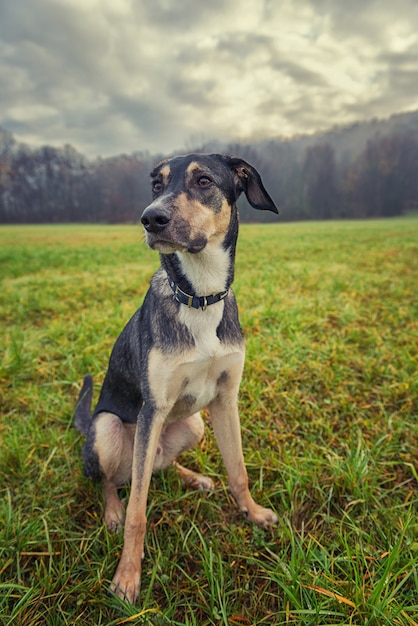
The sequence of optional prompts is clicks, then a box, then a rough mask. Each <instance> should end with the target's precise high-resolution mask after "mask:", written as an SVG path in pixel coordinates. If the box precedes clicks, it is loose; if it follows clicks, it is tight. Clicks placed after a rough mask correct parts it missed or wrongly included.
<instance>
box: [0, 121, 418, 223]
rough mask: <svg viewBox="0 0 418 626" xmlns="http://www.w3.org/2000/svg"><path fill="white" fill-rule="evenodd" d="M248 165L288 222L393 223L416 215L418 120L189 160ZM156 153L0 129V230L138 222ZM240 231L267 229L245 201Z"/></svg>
mask: <svg viewBox="0 0 418 626" xmlns="http://www.w3.org/2000/svg"><path fill="white" fill-rule="evenodd" d="M193 151H194V152H222V153H227V154H231V155H234V156H240V157H241V158H244V159H245V160H247V161H248V162H249V163H251V164H252V165H254V166H255V167H256V168H257V169H258V170H259V172H260V173H261V175H262V178H263V181H264V183H265V186H266V188H267V189H268V191H269V193H270V195H271V196H272V197H273V198H274V200H275V202H276V204H277V205H278V206H279V209H280V215H281V219H282V220H284V221H294V220H321V219H350V218H357V219H358V218H372V217H390V216H394V215H402V214H404V213H407V212H410V211H414V210H418V111H416V112H412V113H405V114H399V115H395V116H392V117H391V118H389V119H388V120H373V121H370V122H362V123H358V124H354V125H351V126H346V127H335V128H332V129H331V130H328V131H325V132H321V133H316V134H313V135H301V136H298V137H293V138H290V139H288V138H280V137H278V138H272V139H271V140H268V141H261V142H240V143H238V142H237V143H229V144H227V143H225V144H223V143H221V142H219V141H206V142H205V141H200V142H199V141H195V142H193V145H189V146H188V147H187V150H184V149H183V150H180V151H179V153H184V152H193ZM163 156H169V155H151V154H149V153H148V152H145V151H144V152H135V153H133V154H130V155H127V154H122V155H118V156H114V157H109V158H97V159H95V160H89V159H87V158H86V157H84V156H83V155H82V154H80V153H79V152H78V151H77V150H76V149H75V148H73V147H72V146H70V145H66V146H64V147H62V148H56V147H51V146H41V147H30V146H28V145H25V144H22V143H19V142H18V141H17V140H16V139H15V137H14V136H13V135H12V134H11V133H9V132H8V131H7V130H5V129H3V128H1V127H0V223H3V224H7V223H9V224H11V223H59V222H61V223H64V222H103V223H124V222H134V221H137V220H138V218H139V216H140V214H141V212H142V210H143V208H144V207H145V206H146V205H147V204H148V203H149V201H150V199H151V195H150V185H149V172H150V170H151V169H152V167H153V165H155V163H156V162H158V161H159V160H160V159H161V158H162V157H163ZM239 207H240V216H241V220H242V221H244V222H245V221H268V220H269V219H271V216H270V215H269V214H267V213H264V212H260V211H257V212H255V211H254V210H253V209H252V208H251V207H250V206H249V205H248V203H246V202H243V201H240V203H239Z"/></svg>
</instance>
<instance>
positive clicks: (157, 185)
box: [151, 180, 163, 193]
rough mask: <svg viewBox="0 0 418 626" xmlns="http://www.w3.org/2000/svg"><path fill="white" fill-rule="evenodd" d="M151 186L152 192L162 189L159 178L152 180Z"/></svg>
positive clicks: (158, 191)
mask: <svg viewBox="0 0 418 626" xmlns="http://www.w3.org/2000/svg"><path fill="white" fill-rule="evenodd" d="M151 186H152V190H153V192H154V193H160V191H162V189H163V184H162V183H160V181H159V180H154V181H153V182H152V185H151Z"/></svg>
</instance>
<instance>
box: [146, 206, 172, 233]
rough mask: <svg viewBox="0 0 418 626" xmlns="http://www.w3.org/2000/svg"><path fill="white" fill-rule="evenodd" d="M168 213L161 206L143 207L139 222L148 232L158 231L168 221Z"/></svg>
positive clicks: (164, 226)
mask: <svg viewBox="0 0 418 626" xmlns="http://www.w3.org/2000/svg"><path fill="white" fill-rule="evenodd" d="M170 219H171V217H170V214H169V213H168V212H167V211H166V210H164V209H162V208H151V207H150V208H149V209H145V211H144V212H143V214H142V217H141V222H142V224H143V226H144V228H145V230H147V231H148V232H149V233H160V232H161V231H162V230H164V228H166V226H167V225H168V223H169V222H170Z"/></svg>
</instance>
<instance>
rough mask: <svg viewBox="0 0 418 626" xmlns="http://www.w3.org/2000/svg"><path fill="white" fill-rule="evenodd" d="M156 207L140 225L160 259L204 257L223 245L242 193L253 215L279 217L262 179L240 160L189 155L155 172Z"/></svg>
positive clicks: (176, 159) (152, 208)
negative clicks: (164, 256)
mask: <svg viewBox="0 0 418 626" xmlns="http://www.w3.org/2000/svg"><path fill="white" fill-rule="evenodd" d="M151 181H152V182H151V185H152V193H153V201H152V203H151V204H150V205H149V206H148V207H147V208H146V209H145V210H144V212H143V214H142V217H141V222H142V224H143V226H144V228H145V231H146V238H147V243H148V245H149V246H150V247H151V248H153V249H155V250H158V251H159V252H161V253H165V254H170V253H172V252H175V251H183V252H186V251H187V252H192V253H198V252H201V251H202V250H203V249H204V248H205V247H206V246H207V244H208V243H209V242H212V241H215V242H218V243H221V242H222V241H223V240H224V238H225V236H226V233H227V232H228V229H229V226H230V223H231V218H232V215H235V202H236V200H237V198H238V197H239V196H240V194H241V193H242V192H244V193H245V195H246V196H247V199H248V202H249V203H250V204H251V206H253V207H254V208H255V209H260V210H267V211H273V212H274V213H278V211H277V209H276V207H275V205H274V203H273V201H272V199H271V198H270V196H269V195H268V193H267V191H266V190H265V189H264V186H263V183H262V181H261V178H260V175H259V174H258V172H257V171H256V170H255V168H253V167H252V166H251V165H249V163H246V162H245V161H243V160H242V159H238V158H233V157H229V156H223V155H220V154H209V155H199V154H189V155H186V156H179V157H174V158H172V159H169V160H167V161H163V162H162V163H160V164H159V165H158V166H157V167H156V168H155V169H154V170H153V172H151Z"/></svg>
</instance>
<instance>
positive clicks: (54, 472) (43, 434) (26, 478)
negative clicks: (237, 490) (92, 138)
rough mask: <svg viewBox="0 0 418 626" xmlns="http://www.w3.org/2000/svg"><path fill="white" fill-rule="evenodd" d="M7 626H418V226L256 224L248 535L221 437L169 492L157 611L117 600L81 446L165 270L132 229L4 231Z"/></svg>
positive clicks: (161, 479) (240, 261) (149, 566)
mask: <svg viewBox="0 0 418 626" xmlns="http://www.w3.org/2000/svg"><path fill="white" fill-rule="evenodd" d="M0 263H1V266H0V267H1V276H2V287H1V292H0V299H1V300H0V301H1V310H0V311H1V322H2V344H3V345H2V359H1V363H0V384H1V394H2V398H1V411H2V414H1V421H0V490H1V500H0V623H2V624H5V625H12V624H13V625H22V626H29V625H30V626H38V625H39V626H40V625H44V624H47V625H48V626H53V625H54V626H55V625H57V626H58V625H62V624H88V625H91V624H95V625H116V624H131V623H132V624H153V625H156V626H159V625H161V626H163V625H166V624H174V625H198V626H206V625H225V626H226V625H229V626H233V625H236V626H248V625H254V626H255V625H257V626H258V625H262V624H277V625H279V624H283V625H284V624H301V625H303V626H305V625H307V626H309V625H317V626H322V625H332V624H334V625H337V624H338V625H339V626H340V625H347V626H348V625H360V624H361V625H365V626H385V625H387V626H389V625H390V626H393V625H403V626H412V625H416V624H417V622H418V597H417V592H416V590H417V586H418V575H417V569H418V568H417V565H418V540H417V530H418V527H417V486H418V482H417V478H418V476H417V466H416V463H417V457H416V454H417V449H418V433H417V415H418V407H417V404H418V403H417V398H418V388H417V387H418V376H417V370H418V367H417V353H418V349H417V345H418V342H417V335H418V334H417V320H418V311H417V275H418V273H417V270H418V218H417V217H415V218H410V219H393V220H387V221H381V220H379V221H370V222H330V223H300V224H275V225H252V226H249V225H245V226H243V227H242V228H241V235H240V241H239V246H238V256H237V273H236V277H237V278H236V282H235V291H236V293H237V297H238V301H239V306H240V312H241V322H242V325H243V327H244V329H245V334H246V344H247V359H246V367H245V372H244V378H243V382H242V388H241V397H240V409H241V416H242V417H241V421H242V432H243V443H244V453H245V457H246V461H247V466H248V472H249V476H250V480H251V485H252V493H253V495H254V497H255V498H256V500H257V501H259V502H260V504H263V505H264V506H272V507H273V508H274V509H275V510H276V511H277V513H278V515H279V523H278V524H277V526H276V527H274V528H273V529H269V530H266V531H263V530H260V529H258V528H255V527H253V526H251V525H249V524H248V523H246V522H245V520H244V519H242V518H241V516H240V514H239V513H238V512H237V510H236V508H235V506H234V503H233V502H232V500H231V498H230V496H229V495H228V492H227V488H226V479H225V473H224V470H223V467H222V462H221V459H220V458H219V455H218V452H217V448H216V444H215V442H214V439H213V435H212V433H211V430H210V427H208V429H207V437H206V439H205V441H204V444H203V445H202V446H201V449H199V450H195V451H192V452H189V453H187V454H186V455H184V459H183V460H184V462H185V463H186V464H187V463H188V464H189V465H190V466H192V467H194V468H197V469H199V470H200V471H203V472H206V473H208V474H210V475H211V476H212V477H213V478H214V480H215V481H216V485H217V488H216V490H215V492H214V493H213V494H212V495H210V496H209V497H206V496H203V495H201V494H200V493H195V492H192V491H185V490H183V488H182V487H181V485H180V482H179V479H178V477H177V476H176V474H175V473H174V472H172V471H166V472H164V473H162V474H159V475H156V476H154V477H153V480H152V485H151V490H150V495H149V511H148V519H149V524H148V530H147V536H146V550H145V551H146V554H145V561H144V567H143V577H142V587H141V594H140V599H139V602H138V604H137V606H136V607H132V606H126V605H124V604H123V603H121V602H120V601H119V600H118V599H117V598H115V597H112V596H110V595H108V594H107V591H106V589H107V586H108V584H109V581H110V580H111V578H112V576H113V573H114V570H115V567H116V563H117V560H118V558H119V556H120V554H121V547H122V536H121V535H111V534H110V533H108V531H107V530H106V528H105V526H104V524H103V519H102V506H103V502H102V495H101V490H100V487H98V486H96V485H94V484H92V483H91V482H89V481H88V480H86V479H85V478H84V477H83V475H82V469H81V454H80V453H81V446H82V438H81V436H80V435H79V434H78V433H77V432H75V431H74V430H73V429H72V427H71V421H72V412H73V407H74V403H75V400H76V397H77V393H78V390H79V388H80V383H81V381H82V377H83V375H84V374H85V373H87V372H90V373H92V374H93V375H94V377H95V382H96V385H97V387H96V393H97V391H98V388H99V384H100V382H101V381H102V380H103V376H104V373H105V369H106V364H107V359H108V355H109V351H110V349H111V347H112V345H113V342H114V340H115V338H116V336H117V335H118V333H119V332H120V330H121V329H122V327H123V325H124V324H125V323H126V321H127V320H128V319H129V317H130V315H131V314H132V313H133V312H134V310H135V309H136V308H137V307H138V306H139V305H140V303H141V301H142V298H143V295H144V293H145V291H146V288H147V283H148V281H149V279H150V277H151V275H152V273H153V272H154V270H155V269H156V267H157V264H158V257H157V255H156V254H155V253H153V252H151V251H150V250H148V249H147V248H146V246H145V244H144V243H143V238H142V235H141V234H140V229H139V227H136V226H116V227H114V226H36V227H35V226H30V227H29V226H28V227H26V226H22V227H12V226H11V227H2V228H0Z"/></svg>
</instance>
